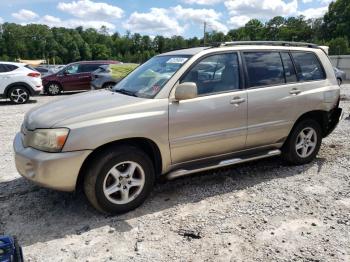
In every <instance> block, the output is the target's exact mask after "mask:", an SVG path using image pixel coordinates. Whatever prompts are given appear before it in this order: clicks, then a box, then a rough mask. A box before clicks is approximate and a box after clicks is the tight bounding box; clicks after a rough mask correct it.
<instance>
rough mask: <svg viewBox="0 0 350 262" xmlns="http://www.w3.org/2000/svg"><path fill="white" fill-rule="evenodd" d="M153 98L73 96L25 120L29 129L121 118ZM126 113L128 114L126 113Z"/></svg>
mask: <svg viewBox="0 0 350 262" xmlns="http://www.w3.org/2000/svg"><path fill="white" fill-rule="evenodd" d="M152 100H153V99H145V98H138V97H133V96H127V95H123V94H119V93H115V92H112V91H107V90H98V91H89V92H85V93H81V94H77V95H70V96H67V97H64V98H61V99H58V100H55V101H53V102H49V103H47V104H44V105H41V106H38V107H35V108H33V109H31V110H30V111H29V112H28V113H27V114H26V115H25V119H24V123H25V126H26V128H27V129H29V130H34V129H36V128H51V127H65V124H67V123H79V122H80V121H86V120H92V119H96V118H99V117H105V116H112V115H117V114H120V113H122V112H125V110H128V111H130V110H132V108H138V110H140V108H142V105H141V107H139V105H140V104H144V103H150V102H151V101H152ZM123 110H124V111H123Z"/></svg>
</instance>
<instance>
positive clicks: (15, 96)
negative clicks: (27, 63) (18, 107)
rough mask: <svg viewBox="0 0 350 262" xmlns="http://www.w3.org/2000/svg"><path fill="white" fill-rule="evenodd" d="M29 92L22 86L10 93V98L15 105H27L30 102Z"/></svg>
mask: <svg viewBox="0 0 350 262" xmlns="http://www.w3.org/2000/svg"><path fill="white" fill-rule="evenodd" d="M29 96H30V95H29V92H28V90H27V89H26V88H24V87H22V86H15V87H13V88H11V90H10V92H9V98H10V100H11V102H12V103H14V104H25V103H27V102H28V100H29Z"/></svg>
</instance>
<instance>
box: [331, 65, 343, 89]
mask: <svg viewBox="0 0 350 262" xmlns="http://www.w3.org/2000/svg"><path fill="white" fill-rule="evenodd" d="M333 69H334V72H335V76H336V77H337V81H338V85H341V84H342V83H343V81H344V80H345V79H346V73H345V72H344V71H342V70H340V69H339V68H337V67H333Z"/></svg>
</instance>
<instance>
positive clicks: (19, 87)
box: [8, 86, 30, 105]
mask: <svg viewBox="0 0 350 262" xmlns="http://www.w3.org/2000/svg"><path fill="white" fill-rule="evenodd" d="M14 89H21V90H23V91H25V92H26V93H27V99H26V100H25V101H24V102H23V103H17V102H15V101H14V100H13V99H12V97H11V93H12V91H13V90H14ZM8 98H9V99H10V100H11V102H12V103H14V104H17V105H21V104H25V103H27V102H28V101H29V98H30V93H29V91H28V89H27V88H25V87H22V86H14V87H12V88H11V89H10V91H9V93H8Z"/></svg>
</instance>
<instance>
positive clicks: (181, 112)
mask: <svg viewBox="0 0 350 262" xmlns="http://www.w3.org/2000/svg"><path fill="white" fill-rule="evenodd" d="M238 61H239V59H238V54H237V53H235V52H229V53H220V54H214V55H210V56H207V57H205V58H203V59H201V60H199V62H197V63H196V65H195V66H194V67H192V69H190V70H189V71H188V72H187V73H186V74H185V76H184V77H183V78H182V79H181V80H180V83H183V82H194V83H196V85H197V88H198V97H196V98H193V99H188V100H182V101H174V102H171V103H170V104H169V141H170V150H171V158H172V164H178V163H182V162H186V161H191V160H197V159H201V158H206V157H212V156H218V155H221V154H226V153H231V152H234V151H239V150H242V149H244V148H245V144H246V136H247V93H246V91H245V90H242V89H240V87H241V86H242V85H241V81H240V79H241V72H240V68H239V62H238Z"/></svg>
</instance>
